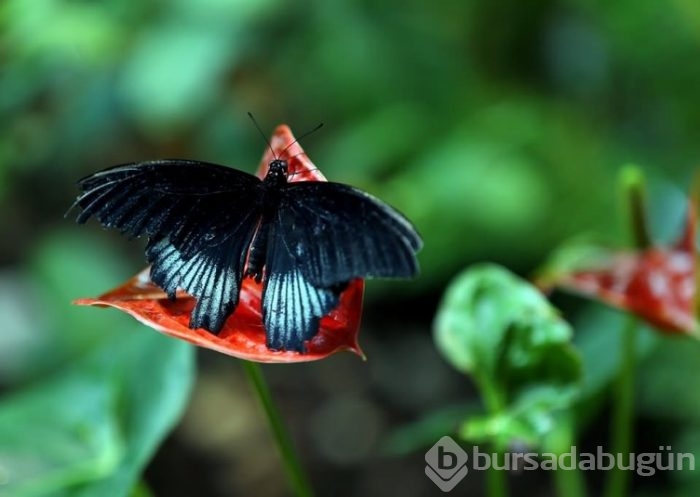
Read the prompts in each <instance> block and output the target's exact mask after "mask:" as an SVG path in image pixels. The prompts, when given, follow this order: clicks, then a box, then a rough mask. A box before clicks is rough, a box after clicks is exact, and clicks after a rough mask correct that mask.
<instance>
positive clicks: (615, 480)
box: [604, 316, 637, 497]
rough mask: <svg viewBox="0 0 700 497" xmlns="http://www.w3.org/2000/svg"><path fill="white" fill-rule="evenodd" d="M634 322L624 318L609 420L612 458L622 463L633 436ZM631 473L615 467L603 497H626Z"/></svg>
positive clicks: (635, 327) (635, 336)
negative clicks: (618, 367)
mask: <svg viewBox="0 0 700 497" xmlns="http://www.w3.org/2000/svg"><path fill="white" fill-rule="evenodd" d="M636 338H637V320H636V319H635V318H634V317H633V316H629V317H628V318H627V323H626V324H625V328H624V330H623V335H622V363H621V365H620V372H619V373H618V377H617V381H616V384H615V398H614V399H613V416H612V433H611V437H612V443H611V447H612V455H613V456H614V457H615V458H617V457H618V456H617V455H618V454H622V456H621V457H622V458H623V461H626V460H627V459H626V458H627V457H629V453H630V452H631V449H632V435H633V433H634V376H635V366H636V364H635V362H636V344H637V340H636ZM630 474H631V472H630V471H625V470H622V469H620V468H618V467H617V464H616V465H615V467H614V468H613V469H612V471H611V472H610V473H608V481H607V482H606V488H605V493H604V495H605V497H624V496H626V495H627V494H628V493H629V482H630Z"/></svg>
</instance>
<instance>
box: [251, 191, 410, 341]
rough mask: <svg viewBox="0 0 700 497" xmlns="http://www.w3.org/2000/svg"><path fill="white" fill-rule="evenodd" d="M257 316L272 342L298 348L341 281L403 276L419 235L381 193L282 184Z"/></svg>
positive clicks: (331, 304)
mask: <svg viewBox="0 0 700 497" xmlns="http://www.w3.org/2000/svg"><path fill="white" fill-rule="evenodd" d="M268 237H269V241H268V247H269V249H268V252H267V258H266V262H265V268H266V272H265V285H264V288H263V322H264V325H265V330H266V332H267V345H268V347H269V348H271V349H286V350H298V351H303V350H304V349H303V348H304V341H305V340H309V339H311V338H313V337H314V336H315V335H316V333H318V327H319V322H320V319H321V318H322V317H323V316H325V315H326V314H328V313H329V312H330V311H331V310H333V309H334V308H335V307H336V306H337V305H338V301H339V298H340V294H341V293H342V291H343V290H344V288H345V287H346V285H347V283H348V282H349V281H351V280H353V279H355V278H365V277H372V276H376V277H380V276H383V277H409V276H413V275H415V274H416V273H417V271H418V263H417V261H416V258H415V253H416V252H417V251H418V250H419V249H420V247H421V245H422V241H421V239H420V237H419V236H418V234H417V233H416V231H415V229H414V228H413V226H412V225H411V224H410V222H409V221H407V220H406V218H405V217H403V216H402V215H401V214H399V213H398V212H397V211H396V210H394V209H392V208H391V207H389V206H388V205H386V204H384V203H383V202H381V201H380V200H378V199H376V198H374V197H372V196H370V195H368V194H366V193H364V192H362V191H361V190H358V189H356V188H352V187H350V186H347V185H342V184H338V183H327V182H298V183H290V184H287V185H286V187H285V189H284V192H283V195H282V199H281V201H280V206H279V209H278V210H277V212H276V213H275V217H274V220H273V221H272V222H271V223H270V226H269V232H268Z"/></svg>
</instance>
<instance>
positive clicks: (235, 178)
mask: <svg viewBox="0 0 700 497" xmlns="http://www.w3.org/2000/svg"><path fill="white" fill-rule="evenodd" d="M259 184H260V180H259V179H258V178H256V177H255V176H253V175H250V174H247V173H244V172H241V171H237V170H235V169H231V168H228V167H224V166H218V165H215V164H208V163H202V162H198V161H185V160H161V161H150V162H143V163H136V164H127V165H123V166H117V167H114V168H110V169H106V170H104V171H101V172H98V173H96V174H93V175H91V176H88V177H86V178H84V179H82V180H81V181H80V182H79V186H80V188H81V189H82V190H83V193H82V195H80V196H79V197H78V199H77V200H76V204H77V205H78V206H80V207H81V208H82V212H81V213H80V214H79V216H78V218H77V221H78V222H79V223H84V222H85V221H87V219H88V218H90V217H91V216H95V217H96V218H97V219H98V220H99V221H100V222H101V223H102V224H103V225H104V226H106V227H109V228H117V229H119V230H121V231H122V232H123V233H128V234H129V235H131V236H134V237H137V236H141V235H148V236H149V242H148V245H147V247H146V254H147V258H148V260H149V262H150V263H151V264H152V268H151V279H152V280H153V281H154V282H155V283H156V284H158V285H159V286H160V287H161V288H163V289H164V290H165V291H166V292H167V293H168V295H169V296H171V297H174V296H175V292H176V290H177V288H182V289H184V290H185V291H187V293H189V294H190V295H192V296H194V297H195V298H196V299H197V305H196V306H195V309H194V310H193V312H192V316H191V320H190V326H191V327H192V328H205V329H208V330H210V331H213V332H218V331H219V330H220V329H221V327H222V326H223V324H224V322H225V320H226V317H228V315H229V314H230V313H231V312H233V310H234V309H235V306H236V305H237V303H238V294H239V290H240V286H241V279H242V276H243V267H244V265H245V260H246V255H247V251H248V247H249V245H250V242H251V239H252V237H253V234H254V233H255V229H256V226H257V224H258V221H259V218H260V206H259V196H258V189H257V187H258V185H259Z"/></svg>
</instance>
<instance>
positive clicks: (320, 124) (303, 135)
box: [282, 123, 323, 154]
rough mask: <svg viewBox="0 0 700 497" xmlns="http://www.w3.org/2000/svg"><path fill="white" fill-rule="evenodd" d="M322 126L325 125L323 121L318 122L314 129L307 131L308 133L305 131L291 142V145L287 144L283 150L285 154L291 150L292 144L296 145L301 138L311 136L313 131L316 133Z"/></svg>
mask: <svg viewBox="0 0 700 497" xmlns="http://www.w3.org/2000/svg"><path fill="white" fill-rule="evenodd" d="M322 127H323V123H318V125H316V127H315V128H314V129H312V130H310V131H307V132H306V133H303V134H302V135H301V136H300V137H299V138H297V139H295V140H294V141H293V142H292V143H290V144H289V145H287V147H286V148H285V149H284V150H282V154H284V153H285V152H286V151H287V150H289V147H291V146H292V145H294V144H295V143H296V142H298V141H299V140H301V139H302V138H306V137H307V136H309V135H310V134H311V133H315V132H316V131H318V130H319V129H321V128H322Z"/></svg>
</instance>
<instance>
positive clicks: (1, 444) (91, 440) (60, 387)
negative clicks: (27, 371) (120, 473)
mask: <svg viewBox="0 0 700 497" xmlns="http://www.w3.org/2000/svg"><path fill="white" fill-rule="evenodd" d="M123 452H124V447H123V443H122V440H121V437H120V434H119V423H118V420H117V418H116V391H115V389H114V385H112V384H105V382H104V379H103V378H99V377H91V376H88V375H84V374H80V372H79V371H77V372H70V373H67V374H64V375H62V376H61V377H59V378H55V379H52V380H50V381H47V382H45V383H43V384H40V385H38V386H37V387H36V388H33V389H31V390H29V391H26V392H22V393H21V394H17V395H15V396H14V397H12V398H10V399H8V400H6V401H5V402H4V403H3V404H2V406H0V482H2V483H3V484H2V485H0V495H1V496H8V497H9V496H13V497H24V496H35V495H36V496H38V495H51V494H52V492H55V491H56V489H60V488H64V487H66V486H70V485H73V484H75V483H78V482H82V481H86V480H93V479H96V478H100V477H104V476H106V475H108V474H109V473H110V472H111V471H113V470H114V469H115V468H116V467H117V465H118V464H119V460H120V459H121V457H122V456H123Z"/></svg>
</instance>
